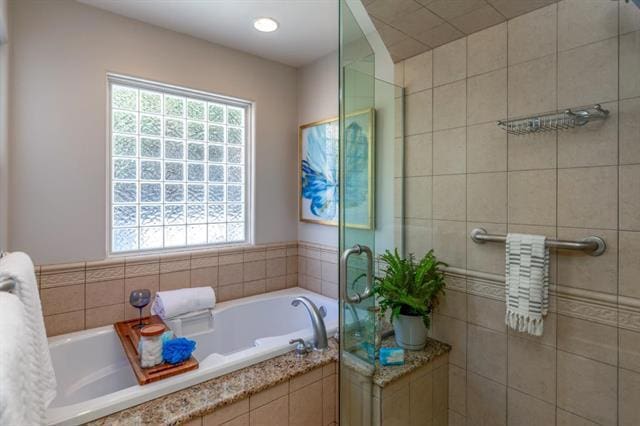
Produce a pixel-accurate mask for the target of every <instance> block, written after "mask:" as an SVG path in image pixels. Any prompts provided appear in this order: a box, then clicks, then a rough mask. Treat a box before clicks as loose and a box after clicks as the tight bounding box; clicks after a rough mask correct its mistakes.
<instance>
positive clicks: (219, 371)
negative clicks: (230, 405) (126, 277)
mask: <svg viewBox="0 0 640 426" xmlns="http://www.w3.org/2000/svg"><path fill="white" fill-rule="evenodd" d="M297 296H307V297H308V298H309V299H311V300H312V301H313V302H314V303H315V304H316V305H317V306H318V308H320V307H321V306H324V308H325V309H326V315H325V318H324V321H325V325H326V328H327V335H328V336H329V337H330V336H332V335H334V334H335V333H336V331H337V329H338V305H337V301H336V300H334V299H331V298H328V297H324V296H321V295H319V294H316V293H312V292H310V291H307V290H304V289H301V288H291V289H287V290H281V291H276V292H272V293H267V294H262V295H258V296H251V297H245V298H242V299H237V300H232V301H228V302H222V303H218V304H217V305H216V307H215V309H214V310H213V315H212V316H211V317H210V318H208V319H207V325H206V326H203V322H202V321H201V320H200V322H199V323H198V324H195V325H194V324H189V323H183V324H182V331H183V335H184V336H186V337H189V338H190V339H193V340H195V341H196V342H197V348H196V351H195V353H194V356H195V357H196V358H197V359H198V362H199V363H200V366H199V368H198V369H197V370H194V371H190V372H188V373H184V374H181V375H178V376H174V377H170V378H168V379H164V380H161V381H158V382H154V383H150V384H147V385H144V386H140V385H138V383H137V381H136V379H135V376H134V374H133V371H132V370H131V367H130V365H129V361H128V360H127V358H126V356H125V354H124V351H123V349H122V346H121V344H120V340H119V339H118V336H117V335H116V333H115V331H114V329H113V326H105V327H100V328H94V329H91V330H84V331H79V332H76V333H70V334H65V335H62V336H56V337H51V338H49V349H50V351H51V357H52V359H53V367H54V370H55V372H56V378H57V381H58V389H57V396H56V399H55V400H54V401H53V402H52V403H51V406H50V407H49V408H48V410H47V424H50V425H77V424H82V423H85V422H88V421H91V420H94V419H97V418H100V417H103V416H106V415H108V414H111V413H114V412H117V411H120V410H123V409H125V408H128V407H132V406H134V405H137V404H140V403H143V402H145V401H149V400H151V399H154V398H158V397H160V396H162V395H166V394H169V393H172V392H175V391H178V390H180V389H183V388H186V387H189V386H193V385H195V384H198V383H201V382H204V381H206V380H210V379H213V378H215V377H218V376H221V375H224V374H228V373H230V372H232V371H235V370H238V369H241V368H244V367H247V366H249V365H252V364H255V363H258V362H260V361H264V360H267V359H269V358H273V357H275V356H278V355H282V354H284V353H286V352H288V351H290V350H291V349H292V348H293V345H289V340H290V339H292V338H298V337H302V338H304V339H311V338H312V337H313V331H312V328H311V322H310V320H309V316H308V313H307V310H306V309H305V308H304V306H302V305H300V306H298V307H293V306H291V301H292V300H293V299H294V298H295V297H297ZM211 318H212V319H211Z"/></svg>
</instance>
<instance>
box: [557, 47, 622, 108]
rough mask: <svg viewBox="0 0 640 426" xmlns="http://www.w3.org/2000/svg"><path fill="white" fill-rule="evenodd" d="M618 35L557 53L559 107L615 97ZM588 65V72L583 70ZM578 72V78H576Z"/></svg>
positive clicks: (616, 94)
mask: <svg viewBox="0 0 640 426" xmlns="http://www.w3.org/2000/svg"><path fill="white" fill-rule="evenodd" d="M617 57H618V39H617V38H611V39H608V40H604V41H599V42H597V43H593V44H588V45H586V46H582V47H578V48H576V49H572V50H568V51H566V52H560V53H559V54H558V108H572V107H575V106H579V105H588V104H591V103H603V102H608V101H612V100H615V99H617V97H618V61H617ZM586 69H588V70H589V72H588V73H587V72H584V70H586ZM576 75H580V76H581V77H580V78H576Z"/></svg>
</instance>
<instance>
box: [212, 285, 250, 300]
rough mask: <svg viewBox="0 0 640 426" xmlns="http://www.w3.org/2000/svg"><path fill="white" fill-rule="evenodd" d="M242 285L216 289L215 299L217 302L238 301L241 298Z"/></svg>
mask: <svg viewBox="0 0 640 426" xmlns="http://www.w3.org/2000/svg"><path fill="white" fill-rule="evenodd" d="M243 291H244V289H243V284H242V283H238V284H229V285H223V286H220V287H218V294H217V299H218V301H219V302H224V301H226V300H233V299H239V298H240V297H242V296H243Z"/></svg>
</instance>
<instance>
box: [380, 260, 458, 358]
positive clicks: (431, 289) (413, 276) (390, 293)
mask: <svg viewBox="0 0 640 426" xmlns="http://www.w3.org/2000/svg"><path fill="white" fill-rule="evenodd" d="M382 260H383V261H384V262H386V264H387V267H386V269H385V271H384V275H383V276H382V277H376V282H375V286H374V293H375V294H376V296H377V298H378V302H379V304H380V308H381V313H380V314H381V315H384V314H385V313H386V312H388V311H390V312H391V322H392V324H393V328H394V331H395V335H396V342H397V343H398V345H399V346H400V347H402V348H405V349H411V350H420V349H422V348H424V345H425V344H426V341H427V330H428V329H429V326H430V324H431V312H432V311H433V308H434V307H435V306H436V305H437V304H438V297H439V296H440V295H441V294H444V287H445V282H444V273H443V272H442V270H441V268H440V267H441V266H447V265H446V264H445V263H443V262H440V261H438V259H437V258H436V256H435V255H434V254H433V250H430V251H429V252H428V253H427V254H425V255H424V257H423V258H422V259H421V260H420V261H419V262H416V261H415V258H414V256H413V254H410V255H409V257H408V258H404V257H402V256H400V255H399V254H398V250H397V249H396V250H395V251H394V252H393V253H392V252H390V251H389V250H387V251H386V252H385V253H384V254H383V255H382Z"/></svg>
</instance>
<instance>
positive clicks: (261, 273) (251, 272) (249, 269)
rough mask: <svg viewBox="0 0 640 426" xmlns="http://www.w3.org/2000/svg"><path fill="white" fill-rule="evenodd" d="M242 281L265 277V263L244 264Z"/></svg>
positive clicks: (262, 261) (261, 261) (259, 261)
mask: <svg viewBox="0 0 640 426" xmlns="http://www.w3.org/2000/svg"><path fill="white" fill-rule="evenodd" d="M243 274H244V281H255V280H260V279H264V278H265V277H266V262H265V261H264V260H258V261H255V262H246V263H245V264H244V272H243Z"/></svg>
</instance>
